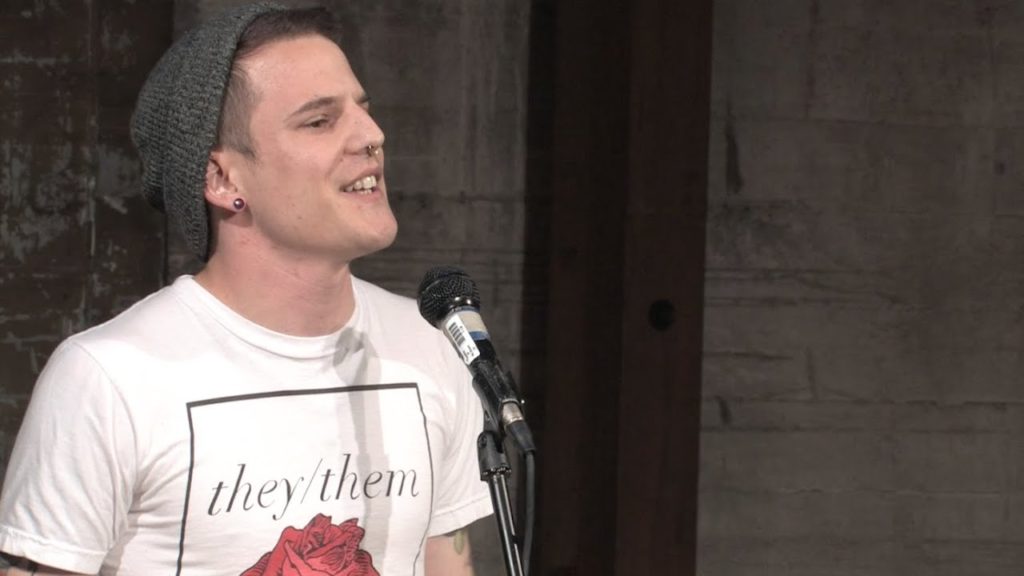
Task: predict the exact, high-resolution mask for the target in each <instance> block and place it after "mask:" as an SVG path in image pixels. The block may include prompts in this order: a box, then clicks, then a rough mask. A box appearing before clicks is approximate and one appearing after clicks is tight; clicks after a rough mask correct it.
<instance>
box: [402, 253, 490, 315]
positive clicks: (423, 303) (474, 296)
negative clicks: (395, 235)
mask: <svg viewBox="0 0 1024 576" xmlns="http://www.w3.org/2000/svg"><path fill="white" fill-rule="evenodd" d="M416 301H417V302H418V303H419V307H420V315H421V316H423V319H424V320H426V321H427V322H429V323H430V324H431V326H437V324H438V323H439V322H440V321H441V320H443V319H444V317H445V316H447V315H448V313H449V312H450V311H451V310H452V308H455V307H456V306H467V305H469V306H473V307H479V306H480V291H479V290H477V288H476V284H475V283H474V282H473V279H472V278H470V277H469V275H468V274H466V273H465V272H463V271H462V269H461V268H456V267H454V266H438V267H436V268H431V269H430V270H429V271H427V273H426V274H425V275H424V276H423V281H422V282H420V289H419V292H418V294H417V296H416Z"/></svg>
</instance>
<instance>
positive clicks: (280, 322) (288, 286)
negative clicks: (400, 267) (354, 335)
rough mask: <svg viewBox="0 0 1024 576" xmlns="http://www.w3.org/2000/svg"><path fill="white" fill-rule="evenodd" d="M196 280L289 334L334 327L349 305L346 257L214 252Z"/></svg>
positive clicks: (349, 277) (318, 332) (344, 318)
mask: <svg viewBox="0 0 1024 576" xmlns="http://www.w3.org/2000/svg"><path fill="white" fill-rule="evenodd" d="M196 281H197V282H199V284H200V285H201V286H203V288H205V289H206V290H208V291H209V292H210V293H211V294H213V295H214V296H216V297H217V299H218V300H220V301H221V302H223V303H224V304H225V305H227V306H228V307H229V308H231V309H232V310H234V311H235V312H238V313H239V314H241V315H242V316H244V317H245V318H247V319H249V320H251V321H253V322H255V323H256V324H259V325H260V326H263V327H265V328H268V329H270V330H273V331H275V332H281V333H283V334H289V335H292V336H321V335H324V334H330V333H331V332H335V331H337V330H339V329H341V327H342V326H344V325H345V323H346V322H348V320H349V318H351V317H352V312H353V311H354V310H355V296H354V294H353V292H352V274H351V272H350V271H349V266H348V264H347V263H346V264H341V265H338V264H336V263H325V262H317V261H313V260H306V261H303V260H291V261H284V260H280V259H269V258H265V257H261V255H259V254H249V255H247V257H246V258H231V257H230V256H228V255H224V254H219V255H218V254H216V253H215V254H214V255H213V256H211V258H210V261H209V262H208V263H207V265H206V267H205V268H204V269H203V270H202V271H201V272H199V274H197V275H196Z"/></svg>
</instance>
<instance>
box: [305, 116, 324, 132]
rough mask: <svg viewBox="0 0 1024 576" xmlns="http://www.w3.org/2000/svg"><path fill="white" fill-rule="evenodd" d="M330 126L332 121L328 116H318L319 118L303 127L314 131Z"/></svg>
mask: <svg viewBox="0 0 1024 576" xmlns="http://www.w3.org/2000/svg"><path fill="white" fill-rule="evenodd" d="M330 125H331V119H330V118H328V117H327V116H318V117H316V118H314V119H312V120H310V121H309V122H306V123H305V124H303V126H305V127H306V128H314V129H319V128H327V127H329V126H330Z"/></svg>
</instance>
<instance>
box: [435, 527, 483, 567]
mask: <svg viewBox="0 0 1024 576" xmlns="http://www.w3.org/2000/svg"><path fill="white" fill-rule="evenodd" d="M423 565H424V568H426V576H473V558H472V554H470V550H469V530H467V529H466V528H459V529H458V530H456V531H454V532H450V533H448V534H445V535H443V536H434V537H432V538H427V547H426V555H425V556H424V558H423Z"/></svg>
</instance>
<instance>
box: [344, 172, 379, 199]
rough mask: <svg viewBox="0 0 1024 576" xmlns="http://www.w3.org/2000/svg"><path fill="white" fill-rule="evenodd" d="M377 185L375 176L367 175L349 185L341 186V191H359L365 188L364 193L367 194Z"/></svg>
mask: <svg viewBox="0 0 1024 576" xmlns="http://www.w3.org/2000/svg"><path fill="white" fill-rule="evenodd" d="M376 187H377V177H376V176H374V175H372V174H371V175H369V176H367V177H366V178H360V179H359V180H356V181H355V182H354V183H353V184H352V185H351V186H349V187H347V188H343V189H342V192H359V191H363V190H365V193H366V194H369V193H370V192H372V191H373V189H374V188H376Z"/></svg>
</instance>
